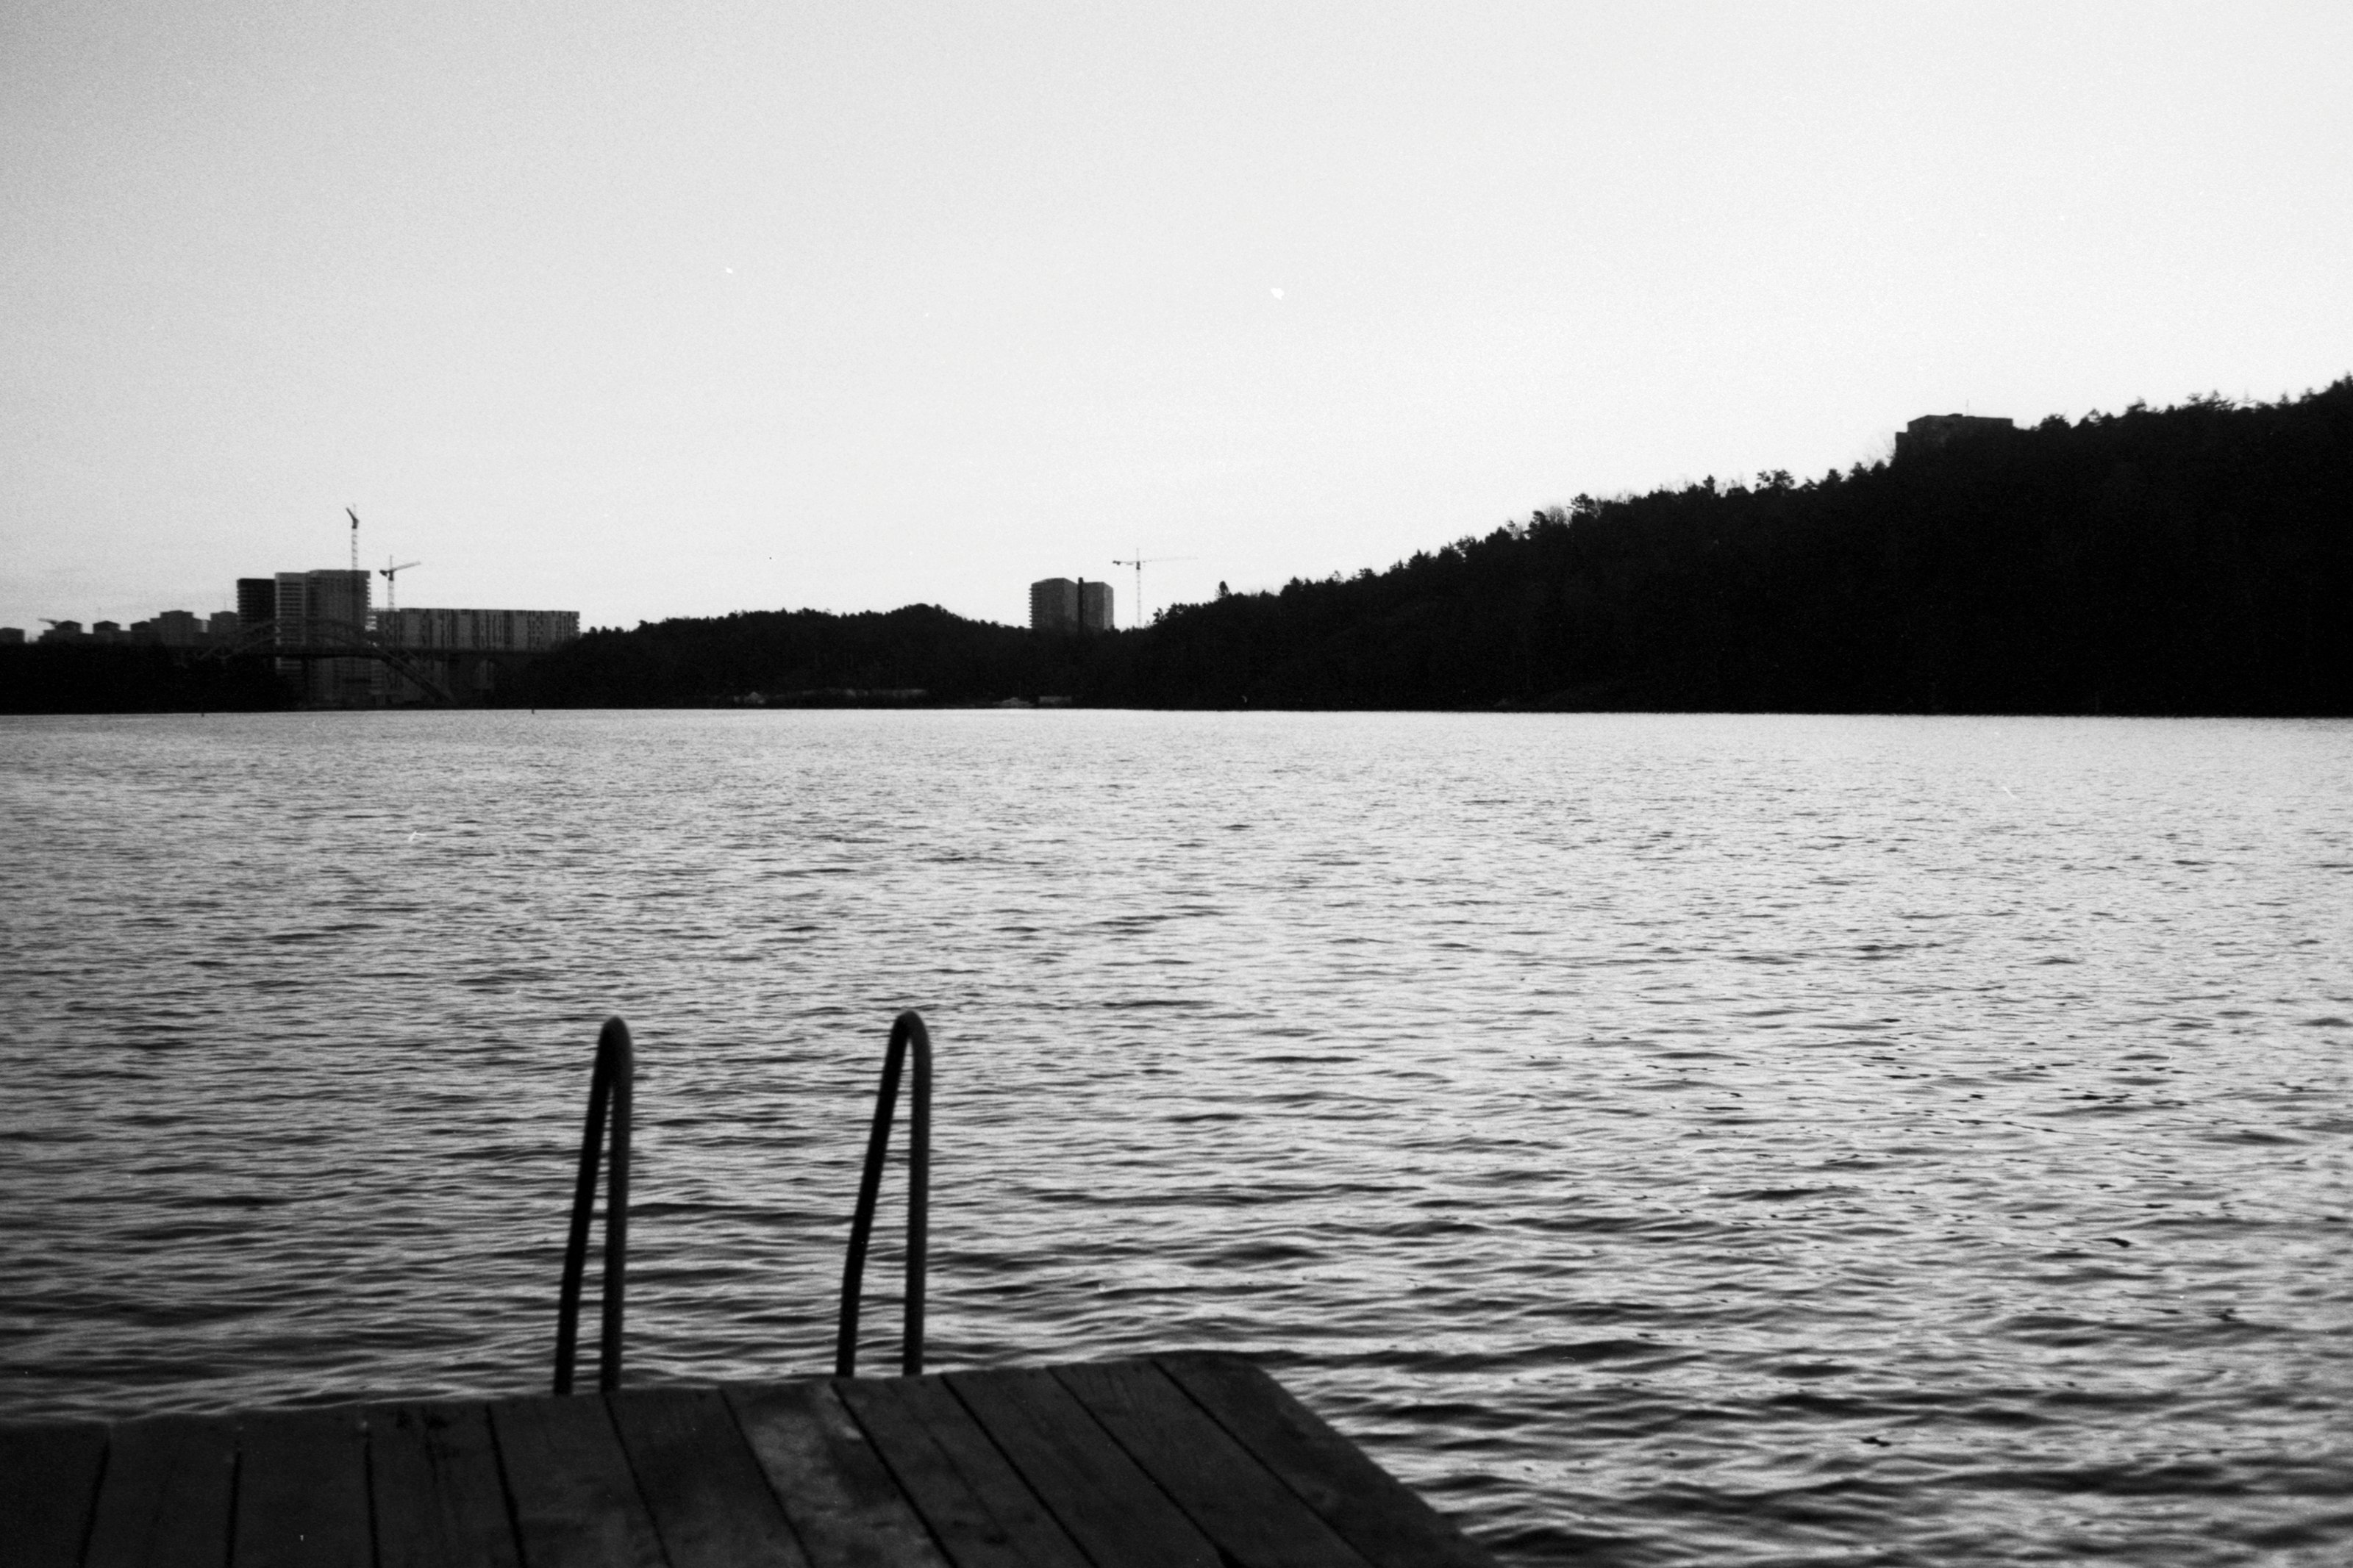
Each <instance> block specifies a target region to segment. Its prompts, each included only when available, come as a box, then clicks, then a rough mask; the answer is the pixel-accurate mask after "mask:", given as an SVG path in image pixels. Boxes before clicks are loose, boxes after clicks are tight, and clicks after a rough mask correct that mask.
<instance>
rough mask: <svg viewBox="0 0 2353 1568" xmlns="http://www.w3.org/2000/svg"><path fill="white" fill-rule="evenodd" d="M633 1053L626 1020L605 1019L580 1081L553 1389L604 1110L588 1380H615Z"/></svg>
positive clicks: (575, 1309)
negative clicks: (581, 1105) (592, 1358)
mask: <svg viewBox="0 0 2353 1568" xmlns="http://www.w3.org/2000/svg"><path fill="white" fill-rule="evenodd" d="M635 1077H636V1058H635V1057H634V1055H633V1053H632V1052H631V1050H630V1047H629V1026H628V1025H627V1024H624V1023H622V1022H621V1020H620V1019H618V1018H607V1019H606V1020H605V1027H604V1031H603V1032H602V1033H601V1034H599V1035H598V1036H597V1037H596V1071H595V1073H594V1074H593V1075H591V1077H590V1078H589V1080H588V1125H587V1128H586V1131H584V1132H582V1134H581V1136H580V1181H579V1184H578V1185H577V1186H576V1187H575V1189H574V1191H573V1197H572V1237H571V1240H570V1241H569V1242H568V1243H567V1244H566V1245H565V1249H564V1289H563V1293H562V1297H561V1299H560V1300H559V1302H558V1304H557V1307H556V1319H555V1392H556V1393H558V1394H569V1393H571V1392H572V1362H573V1355H574V1352H575V1349H576V1347H577V1345H578V1342H579V1338H580V1276H581V1273H582V1270H583V1268H585V1267H586V1263H587V1259H588V1219H589V1215H590V1211H592V1210H593V1209H594V1208H595V1207H596V1164H597V1157H598V1155H599V1153H600V1152H602V1147H603V1144H604V1142H605V1129H606V1111H607V1107H608V1106H609V1107H610V1109H611V1112H612V1144H613V1161H612V1167H611V1173H610V1174H609V1175H608V1176H607V1179H606V1183H605V1259H604V1262H605V1268H604V1275H605V1303H604V1322H603V1325H602V1334H601V1337H600V1338H599V1340H598V1342H597V1349H596V1386H597V1388H598V1390H599V1391H601V1392H607V1393H609V1392H610V1391H612V1390H613V1389H616V1388H618V1387H620V1386H621V1297H622V1287H623V1284H624V1282H625V1275H626V1273H627V1266H628V1250H629V1082H630V1079H633V1078H635Z"/></svg>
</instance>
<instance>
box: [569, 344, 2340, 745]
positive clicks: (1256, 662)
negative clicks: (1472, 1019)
mask: <svg viewBox="0 0 2353 1568" xmlns="http://www.w3.org/2000/svg"><path fill="white" fill-rule="evenodd" d="M828 687H852V688H910V687H915V688H923V689H926V690H927V691H928V692H930V693H931V694H932V699H933V700H987V699H990V698H994V697H1001V696H1035V695H1039V694H1041V693H1048V692H1060V693H1067V694H1070V695H1071V696H1074V697H1076V698H1077V699H1078V700H1080V701H1082V702H1089V703H1099V704H1128V705H1136V706H1154V707H1218V708H1227V707H1233V708H1238V707H1243V706H1249V707H1253V708H1261V707H1263V708H1496V707H1504V708H1552V709H1576V708H1617V709H1625V708H1638V709H1671V710H1672V709H1686V710H1690V709H1696V710H1816V711H1884V712H1928V713H1935V712H2020V713H2150V714H2170V713H2181V714H2190V713H2208V714H2353V379H2348V380H2346V381H2340V382H2338V383H2337V384H2335V385H2333V386H2331V387H2329V388H2328V389H2327V390H2326V391H2324V392H2319V393H2315V394H2310V395H2306V396H2304V397H2302V398H2299V399H2295V400H2292V401H2288V402H2284V403H2281V404H2276V405H2255V406H2248V407H2235V406H2232V405H2230V404H2228V403H2226V402H2224V401H2223V400H2221V399H2219V398H2215V399H2200V400H2196V401H2193V402H2191V403H2189V405H2185V406H2182V407H2178V408H2170V409H2164V410H2150V409H2146V408H2141V407H2135V408H2133V409H2130V410H2128V411H2126V412H2125V413H2123V414H2120V415H2115V416H2100V415H2093V416H2088V417H2086V418H2084V420H2082V421H2080V422H2078V423H2076V424H2073V425H2070V424H2067V423H2066V422H2065V421H2063V420H2061V419H2057V418H2053V419H2050V420H2046V421H2044V422H2043V423H2042V425H2041V426H2036V427H2034V428H2032V429H2029V430H2020V431H2017V432H2014V433H1995V434H1990V435H1981V436H1976V437H1959V438H1957V439H1955V440H1954V441H1953V442H1952V443H1951V444H1949V445H1948V446H1947V447H1943V448H1941V449H1936V450H1932V451H1927V452H1922V453H1914V454H1908V455H1906V456H1905V457H1904V458H1901V459H1900V460H1897V461H1894V462H1890V463H1883V464H1881V465H1879V466H1877V467H1875V468H1867V469H1865V468H1857V469H1855V470H1854V471H1852V472H1851V473H1848V474H1845V475H1836V474H1832V475H1826V476H1824V477H1823V478H1821V479H1814V480H1809V481H1806V482H1802V483H1799V482H1795V481H1793V480H1792V479H1790V478H1789V477H1788V475H1786V474H1774V475H1769V476H1767V477H1766V478H1765V479H1762V480H1760V481H1758V482H1757V483H1756V484H1754V485H1751V486H1737V485H1736V486H1730V487H1719V486H1717V485H1716V484H1715V482H1714V481H1712V480H1711V481H1708V482H1706V483H1703V484H1700V485H1696V486H1693V487H1689V488H1686V489H1679V490H1660V491H1655V492H1653V493H1651V494H1649V495H1644V496H1630V497H1621V498H1618V499H1614V500H1599V501H1597V500H1591V499H1589V498H1586V497H1580V498H1578V500H1577V501H1576V502H1575V503H1574V504H1573V505H1572V506H1570V507H1568V508H1566V509H1563V510H1552V511H1545V512H1539V513H1537V514H1536V515H1535V517H1533V518H1531V519H1530V520H1529V521H1526V522H1525V523H1522V524H1516V525H1514V526H1511V527H1507V528H1504V529H1500V530H1498V531H1495V532H1493V533H1492V534H1490V535H1488V536H1487V537H1485V538H1483V539H1465V540H1462V541H1460V542H1456V543H1454V544H1451V545H1449V546H1446V547H1445V548H1443V549H1440V550H1438V551H1435V552H1430V553H1426V554H1418V555H1416V556H1414V557H1413V558H1412V559H1411V560H1409V561H1407V562H1404V563H1400V564H1398V565H1397V566H1394V567H1392V568H1390V569H1389V570H1388V571H1386V572H1381V573H1372V572H1365V573H1360V574H1357V575H1356V576H1355V577H1352V578H1346V579H1341V578H1333V579H1328V580H1324V581H1320V582H1297V581H1295V582H1293V583H1291V584H1288V585H1286V586H1285V587H1284V588H1282V590H1281V591H1280V592H1278V593H1267V594H1246V595H1232V596H1228V597H1220V598H1219V599H1217V600H1214V601H1211V602H1209V603H1205V604H1198V605H1178V606H1176V607H1175V608H1174V609H1172V610H1170V611H1168V612H1167V613H1166V615H1165V616H1162V617H1161V618H1160V620H1159V621H1158V622H1157V623H1156V624H1155V626H1152V627H1151V628H1149V629H1148V630H1145V631H1143V632H1136V633H1121V634H1116V635H1112V636H1103V637H1087V638H1080V637H1032V636H1031V635H1030V634H1029V633H1028V632H1026V631H1020V630H1016V629H1014V628H1010V627H1003V626H988V625H985V624H982V623H977V622H972V621H965V620H962V619H960V618H959V617H956V616H950V615H948V614H947V613H946V612H944V611H941V610H935V609H931V608H928V607H923V606H917V607H913V608H910V609H906V610H901V611H896V612H893V613H892V614H891V615H888V616H819V615H816V614H814V613H810V612H803V613H801V614H798V615H790V616H787V615H766V616H730V617H727V618H725V619H723V620H716V621H672V622H666V623H663V624H661V625H659V626H647V627H641V628H640V629H638V631H635V632H628V633H601V634H596V635H593V636H592V637H588V638H585V639H583V641H582V642H581V643H580V644H579V645H576V646H575V648H573V649H571V650H569V651H568V652H567V653H566V654H565V655H564V656H561V657H559V658H554V659H551V660H549V661H548V662H547V664H546V665H545V666H544V667H543V684H542V687H541V689H540V692H539V700H543V701H574V702H619V703H646V702H676V701H699V700H712V699H713V698H724V697H726V696H728V695H729V694H731V693H740V692H743V691H749V690H763V691H789V690H796V689H808V688H828Z"/></svg>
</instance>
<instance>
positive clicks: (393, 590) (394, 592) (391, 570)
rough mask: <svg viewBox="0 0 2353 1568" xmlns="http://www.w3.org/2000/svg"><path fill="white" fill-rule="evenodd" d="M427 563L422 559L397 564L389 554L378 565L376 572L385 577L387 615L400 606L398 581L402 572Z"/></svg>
mask: <svg viewBox="0 0 2353 1568" xmlns="http://www.w3.org/2000/svg"><path fill="white" fill-rule="evenodd" d="M424 564H425V563H424V562H422V561H404V562H402V563H400V564H399V565H397V566H395V565H394V564H393V563H392V557H391V556H389V555H387V556H385V558H384V564H383V565H381V566H379V567H377V568H376V572H377V574H378V575H380V576H382V577H383V578H384V608H385V614H386V615H390V614H391V613H393V612H394V611H396V610H397V609H399V608H400V595H399V593H398V589H399V587H400V584H399V582H398V581H397V579H398V578H399V576H400V574H402V573H403V572H406V571H407V570H408V569H409V568H410V567H411V566H422V565H424Z"/></svg>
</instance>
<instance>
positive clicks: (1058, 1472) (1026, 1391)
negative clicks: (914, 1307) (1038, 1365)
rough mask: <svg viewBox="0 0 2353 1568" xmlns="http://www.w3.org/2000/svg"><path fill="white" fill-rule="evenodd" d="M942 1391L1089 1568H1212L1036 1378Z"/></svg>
mask: <svg viewBox="0 0 2353 1568" xmlns="http://www.w3.org/2000/svg"><path fill="white" fill-rule="evenodd" d="M947 1381H948V1387H949V1388H950V1389H951V1390H953V1391H954V1392H955V1396H956V1397H957V1398H958V1399H960V1400H962V1401H963V1402H964V1404H965V1408H966V1409H968V1410H970V1411H971V1412H972V1413H973V1415H976V1416H977V1417H979V1419H980V1424H981V1426H983V1427H984V1428H986V1429H987V1433H988V1435H989V1436H991V1437H992V1438H994V1439H995V1440H996V1442H997V1447H999V1448H1000V1449H1002V1450H1003V1451H1004V1453H1005V1457H1006V1458H1008V1459H1010V1460H1012V1461H1013V1464H1014V1468H1017V1469H1018V1470H1019V1471H1020V1472H1021V1474H1022V1477H1023V1479H1026V1480H1028V1481H1029V1485H1030V1487H1031V1488H1032V1489H1034V1490H1036V1492H1037V1493H1038V1495H1039V1498H1041V1499H1042V1500H1044V1501H1045V1504H1046V1506H1047V1507H1048V1508H1050V1509H1051V1510H1053V1512H1054V1516H1055V1518H1057V1519H1058V1520H1060V1521H1061V1523H1062V1526H1063V1528H1064V1529H1066V1530H1068V1531H1070V1532H1071V1538H1072V1539H1073V1540H1075V1541H1076V1542H1078V1543H1079V1546H1080V1548H1081V1550H1082V1551H1084V1552H1086V1554H1087V1555H1088V1556H1089V1557H1090V1558H1092V1559H1093V1560H1094V1561H1095V1562H1096V1563H1122V1564H1131V1563H1132V1564H1134V1565H1135V1568H1220V1564H1219V1562H1218V1549H1217V1547H1216V1546H1215V1545H1214V1544H1212V1543H1211V1542H1210V1541H1209V1539H1208V1537H1207V1536H1205V1535H1203V1534H1202V1533H1201V1532H1200V1531H1199V1530H1198V1529H1196V1528H1195V1527H1194V1525H1193V1522H1192V1521H1190V1520H1188V1519H1187V1518H1186V1517H1185V1516H1184V1514H1183V1513H1182V1512H1180V1511H1179V1510H1177V1508H1176V1504H1175V1503H1173V1502H1171V1501H1169V1500H1168V1496H1167V1494H1166V1493H1165V1492H1163V1491H1162V1490H1161V1489H1159V1488H1158V1487H1156V1486H1154V1485H1153V1484H1152V1479H1151V1478H1150V1477H1149V1476H1146V1475H1145V1473H1144V1472H1143V1471H1142V1470H1140V1469H1138V1468H1136V1465H1135V1461H1134V1460H1133V1459H1131V1458H1128V1457H1127V1455H1126V1454H1125V1453H1124V1451H1122V1449H1121V1448H1120V1447H1119V1445H1118V1444H1117V1443H1115V1442H1113V1440H1112V1436H1111V1434H1110V1433H1108V1432H1105V1431H1104V1430H1103V1427H1102V1426H1100V1425H1098V1424H1097V1423H1096V1422H1095V1420H1094V1418H1093V1417H1092V1416H1091V1415H1088V1414H1087V1413H1086V1407H1085V1406H1083V1405H1081V1404H1080V1403H1079V1402H1078V1400H1077V1399H1076V1398H1074V1397H1072V1395H1071V1392H1070V1390H1068V1389H1066V1388H1064V1387H1063V1386H1062V1385H1061V1384H1059V1383H1057V1382H1055V1381H1054V1374H1053V1373H1050V1372H1044V1371H1020V1372H993V1373H950V1374H949V1375H948V1380H947Z"/></svg>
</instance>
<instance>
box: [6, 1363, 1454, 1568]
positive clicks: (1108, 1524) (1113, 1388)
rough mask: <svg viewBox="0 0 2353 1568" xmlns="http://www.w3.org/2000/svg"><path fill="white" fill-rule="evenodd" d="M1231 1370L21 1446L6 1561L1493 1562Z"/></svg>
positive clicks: (1268, 1390)
mask: <svg viewBox="0 0 2353 1568" xmlns="http://www.w3.org/2000/svg"><path fill="white" fill-rule="evenodd" d="M850 1564H856V1565H860V1568H881V1565H884V1564H890V1565H892V1568H900V1565H905V1568H948V1565H950V1564H953V1565H955V1568H1018V1565H1023V1564H1029V1565H1033V1568H1088V1565H1092V1568H1131V1565H1133V1568H1163V1565H1165V1568H1180V1565H1181V1568H1276V1565H1278V1564H1280V1565H1282V1568H1293V1565H1297V1568H1440V1565H1444V1568H1474V1565H1475V1568H1493V1559H1492V1558H1491V1557H1490V1556H1489V1555H1488V1554H1487V1553H1486V1552H1484V1551H1482V1549H1480V1548H1479V1547H1477V1546H1475V1545H1473V1544H1472V1542H1470V1541H1469V1540H1468V1539H1466V1538H1465V1537H1464V1536H1463V1535H1462V1534H1461V1531H1458V1530H1456V1529H1455V1528H1454V1527H1453V1526H1452V1525H1451V1524H1449V1523H1448V1522H1446V1521H1444V1520H1443V1519H1441V1518H1440V1517H1439V1515H1438V1514H1436V1513H1435V1512H1433V1511H1432V1510H1430V1508H1429V1506H1428V1505H1426V1504H1425V1503H1423V1502H1422V1501H1421V1500H1419V1498H1417V1497H1415V1496H1414V1495H1413V1494H1412V1493H1411V1492H1409V1491H1408V1490H1407V1489H1405V1488H1404V1487H1403V1486H1401V1485H1400V1484H1398V1481H1397V1480H1395V1479H1393V1478H1391V1477H1390V1476H1389V1475H1388V1474H1387V1473H1386V1472H1385V1471H1383V1470H1382V1469H1381V1468H1379V1467H1378V1466H1377V1465H1375V1464H1374V1463H1373V1462H1372V1460H1371V1459H1369V1458H1366V1456H1365V1455H1364V1454H1363V1453H1362V1452H1361V1451H1360V1450H1358V1449H1357V1448H1356V1447H1355V1446H1354V1445H1353V1444H1351V1443H1349V1442H1348V1440H1347V1439H1346V1438H1345V1437H1342V1436H1340V1435H1339V1434H1338V1433H1336V1432H1335V1431H1334V1430H1333V1429H1332V1428H1331V1427H1330V1426H1326V1425H1325V1424H1324V1422H1323V1421H1322V1420H1320V1419H1318V1418H1317V1417H1316V1416H1315V1415H1314V1414H1313V1413H1311V1412H1310V1411H1308V1410H1307V1409H1306V1408H1305V1407H1304V1406H1303V1405H1301V1404H1299V1402H1298V1401H1297V1400H1295V1399H1293V1397H1292V1396H1291V1395H1290V1394H1287V1393H1285V1392H1284V1391H1283V1389H1282V1387H1281V1386H1280V1385H1279V1384H1276V1383H1275V1381H1274V1380H1273V1379H1272V1378H1271V1377H1269V1376H1267V1375H1266V1373H1263V1372H1261V1371H1260V1370H1259V1369H1258V1368H1256V1367H1255V1366H1252V1365H1251V1364H1250V1363H1248V1362H1246V1361H1243V1360H1241V1359H1240V1358H1239V1357H1234V1356H1228V1355H1217V1354H1208V1353H1186V1354H1176V1355H1158V1356H1151V1357H1146V1358H1141V1359H1136V1360H1127V1361H1107V1362H1091V1363H1082V1364H1077V1365H1069V1366H1054V1367H1039V1368H1022V1369H1016V1370H1010V1371H1002V1372H965V1373H946V1374H944V1375H934V1376H926V1377H912V1378H808V1379H802V1380H798V1381H795V1382H788V1383H743V1384H727V1385H724V1386H722V1387H717V1388H649V1389H640V1390H624V1391H622V1392H620V1393H617V1394H604V1395H596V1394H583V1395H578V1396H575V1397H572V1398H563V1399H556V1398H521V1399H506V1400H491V1401H481V1400H445V1401H434V1402H429V1403H419V1404H383V1405H340V1406H334V1407H330V1408H322V1409H309V1410H290V1411H270V1412H263V1413H257V1414H248V1415H225V1416H210V1417H206V1416H175V1415H165V1416H153V1417H148V1418H145V1419H142V1420H135V1421H125V1422H121V1423H119V1424H116V1425H114V1426H99V1425H95V1424H63V1423H59V1424H43V1425H19V1426H8V1427H0V1568H223V1565H226V1568H803V1565H807V1568H836V1565H850Z"/></svg>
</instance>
